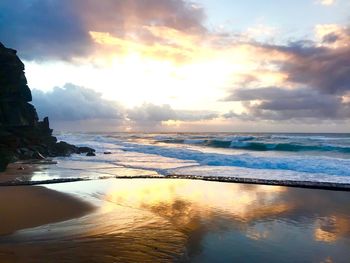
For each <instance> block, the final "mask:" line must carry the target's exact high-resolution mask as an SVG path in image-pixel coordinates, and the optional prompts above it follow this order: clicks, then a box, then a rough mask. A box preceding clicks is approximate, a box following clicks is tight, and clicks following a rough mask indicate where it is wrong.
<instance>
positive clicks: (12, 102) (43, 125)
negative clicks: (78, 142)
mask: <svg viewBox="0 0 350 263" xmlns="http://www.w3.org/2000/svg"><path fill="white" fill-rule="evenodd" d="M16 53H17V52H16V50H13V49H10V48H6V47H5V46H4V45H3V44H1V43H0V171H3V170H4V169H5V168H6V166H7V164H8V163H9V162H13V161H16V160H21V159H42V158H45V157H55V156H68V155H70V154H72V153H93V152H94V151H95V150H93V149H91V148H88V147H80V148H79V147H76V146H74V145H71V144H68V143H66V142H57V139H56V137H54V136H52V129H50V124H49V119H48V118H47V117H46V118H44V120H43V121H39V118H38V114H37V112H36V110H35V107H34V106H33V105H32V104H30V103H29V102H30V101H32V94H31V91H30V89H29V87H28V85H27V79H26V77H25V75H24V64H23V63H22V61H21V60H20V59H19V58H18V56H17V55H16Z"/></svg>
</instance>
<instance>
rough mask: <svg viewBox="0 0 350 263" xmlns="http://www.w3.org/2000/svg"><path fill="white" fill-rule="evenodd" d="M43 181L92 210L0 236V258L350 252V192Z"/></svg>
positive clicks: (266, 258) (341, 255) (337, 256)
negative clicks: (85, 204)
mask: <svg viewBox="0 0 350 263" xmlns="http://www.w3.org/2000/svg"><path fill="white" fill-rule="evenodd" d="M45 187H46V188H47V191H59V192H61V193H64V194H68V195H75V196H78V197H80V198H81V199H82V200H84V201H87V202H89V203H91V204H93V205H94V206H96V207H97V210H95V212H94V213H89V214H87V215H86V216H84V217H79V218H76V219H73V220H69V221H64V222H58V223H56V224H50V225H42V226H39V227H37V228H32V229H25V230H21V231H17V232H16V233H13V234H11V235H6V236H1V237H0V262H26V263H27V262H102V263H103V262H106V263H108V262H258V261H259V262H346V260H347V259H348V258H349V257H350V252H349V250H348V248H349V247H350V209H349V206H348V204H349V202H350V194H349V192H341V191H325V190H311V189H299V188H289V187H281V186H263V185H251V184H250V185H249V184H234V183H222V182H208V181H199V180H181V179H137V180H135V179H108V180H95V181H82V182H73V183H62V184H50V185H45ZM28 188H29V189H35V188H37V187H28ZM40 188H41V187H40ZM40 188H39V189H40ZM10 189H14V188H13V187H11V188H10ZM30 191H32V190H30ZM45 195H46V194H45ZM62 203H63V202H62ZM46 207H50V206H49V205H48V206H46Z"/></svg>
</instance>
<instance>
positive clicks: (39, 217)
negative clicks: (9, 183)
mask: <svg viewBox="0 0 350 263" xmlns="http://www.w3.org/2000/svg"><path fill="white" fill-rule="evenodd" d="M93 209H94V207H93V206H92V205H91V204H89V203H87V202H84V201H82V200H80V199H77V198H74V197H72V196H70V195H67V194H64V193H61V192H57V191H54V190H50V189H47V188H45V187H40V186H16V187H2V188H1V189H0V211H1V220H0V236H1V235H5V234H11V233H13V232H15V231H18V230H20V229H25V228H32V227H36V226H40V225H45V224H49V223H55V222H60V221H64V220H69V219H73V218H77V217H81V216H83V215H86V214H88V213H90V212H92V211H93Z"/></svg>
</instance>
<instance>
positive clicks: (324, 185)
mask: <svg viewBox="0 0 350 263" xmlns="http://www.w3.org/2000/svg"><path fill="white" fill-rule="evenodd" d="M105 179H187V180H201V181H210V182H221V183H238V184H254V185H271V186H285V187H293V188H306V189H319V190H331V191H346V192H349V191H350V184H345V183H332V182H312V181H293V180H273V179H256V178H241V177H220V176H197V175H196V176H192V175H183V176H182V175H167V176H143V175H141V176H116V177H101V178H98V179H89V178H64V179H51V180H40V181H7V182H1V181H0V187H16V186H38V185H45V184H59V183H72V182H81V181H98V180H105Z"/></svg>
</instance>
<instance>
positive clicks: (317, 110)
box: [223, 25, 350, 121]
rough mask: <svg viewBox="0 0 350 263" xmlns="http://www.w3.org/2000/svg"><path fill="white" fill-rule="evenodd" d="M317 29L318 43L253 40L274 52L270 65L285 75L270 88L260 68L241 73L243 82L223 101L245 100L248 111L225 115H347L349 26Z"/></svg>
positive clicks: (349, 115) (323, 117)
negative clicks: (283, 42) (265, 83)
mask: <svg viewBox="0 0 350 263" xmlns="http://www.w3.org/2000/svg"><path fill="white" fill-rule="evenodd" d="M317 32H318V36H319V38H320V39H319V42H313V41H305V40H304V41H299V42H294V43H289V44H288V45H269V44H255V45H256V46H257V47H259V48H260V49H261V51H260V52H263V53H265V54H270V56H271V58H270V59H269V60H267V63H266V64H267V67H273V68H275V69H276V71H277V72H278V74H280V75H281V76H284V77H283V78H280V80H279V83H278V86H274V87H266V86H265V85H264V84H262V82H261V81H260V80H259V78H258V76H259V74H257V72H254V71H253V72H250V74H247V75H245V76H243V78H242V81H241V82H240V83H238V84H240V85H241V87H239V86H238V87H237V86H236V87H235V88H234V89H232V90H231V92H230V93H229V95H228V96H227V97H226V98H225V100H226V101H234V102H241V104H242V106H243V108H244V109H245V112H244V113H243V114H237V113H236V112H235V111H231V112H228V113H226V114H224V115H223V116H224V117H225V118H241V119H264V120H275V121H281V120H290V119H295V120H303V119H318V120H329V121H333V120H348V119H349V118H350V103H349V102H350V64H349V61H350V45H349V44H348V43H349V42H348V41H345V40H347V39H350V30H349V28H348V27H342V28H341V27H338V26H334V25H324V26H319V27H318V28H317ZM335 44H336V45H335ZM273 54H279V56H274V55H273ZM262 67H266V65H262ZM243 87H245V88H243Z"/></svg>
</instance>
